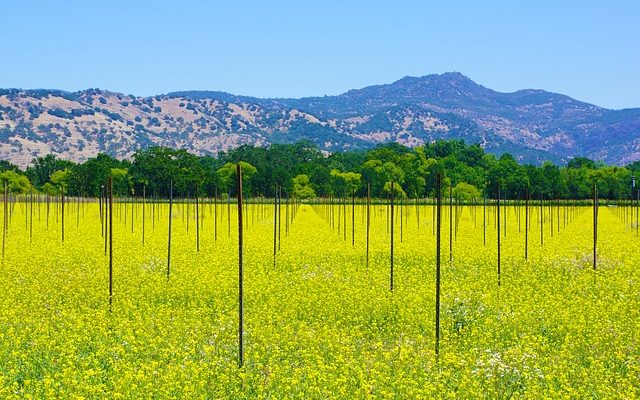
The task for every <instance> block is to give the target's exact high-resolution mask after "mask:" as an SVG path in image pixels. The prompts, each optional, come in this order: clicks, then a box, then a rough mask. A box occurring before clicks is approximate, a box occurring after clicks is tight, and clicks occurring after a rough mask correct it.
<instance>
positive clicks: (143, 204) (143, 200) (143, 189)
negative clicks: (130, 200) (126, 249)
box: [142, 183, 147, 246]
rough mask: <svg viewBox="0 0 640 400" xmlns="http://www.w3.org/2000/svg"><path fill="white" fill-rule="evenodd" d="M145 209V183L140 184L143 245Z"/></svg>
mask: <svg viewBox="0 0 640 400" xmlns="http://www.w3.org/2000/svg"><path fill="white" fill-rule="evenodd" d="M146 209H147V185H145V184H144V183H143V184H142V245H143V246H144V220H145V216H146Z"/></svg>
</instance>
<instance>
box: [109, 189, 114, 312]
mask: <svg viewBox="0 0 640 400" xmlns="http://www.w3.org/2000/svg"><path fill="white" fill-rule="evenodd" d="M108 185H109V312H111V305H112V303H113V178H112V177H109V182H108Z"/></svg>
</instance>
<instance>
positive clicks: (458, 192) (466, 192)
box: [453, 182, 481, 201]
mask: <svg viewBox="0 0 640 400" xmlns="http://www.w3.org/2000/svg"><path fill="white" fill-rule="evenodd" d="M453 195H454V196H456V197H457V198H459V199H460V200H464V201H469V200H477V199H479V198H480V197H481V194H480V191H479V190H478V188H476V187H475V186H473V185H471V184H469V183H467V182H460V183H458V184H457V185H456V186H455V187H454V188H453Z"/></svg>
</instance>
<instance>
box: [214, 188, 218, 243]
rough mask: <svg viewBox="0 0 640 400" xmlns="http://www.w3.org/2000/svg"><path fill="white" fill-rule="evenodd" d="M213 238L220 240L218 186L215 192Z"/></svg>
mask: <svg viewBox="0 0 640 400" xmlns="http://www.w3.org/2000/svg"><path fill="white" fill-rule="evenodd" d="M213 240H214V241H215V242H217V241H218V188H216V189H215V191H214V193H213Z"/></svg>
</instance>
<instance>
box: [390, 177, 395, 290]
mask: <svg viewBox="0 0 640 400" xmlns="http://www.w3.org/2000/svg"><path fill="white" fill-rule="evenodd" d="M394 189H395V188H394V182H393V181H391V198H390V206H391V210H390V214H391V254H390V255H391V270H390V274H389V288H390V290H391V291H392V292H393V222H394V221H393V220H394V218H393V217H394V211H393V201H394V197H395V196H394V195H395V191H394Z"/></svg>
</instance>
